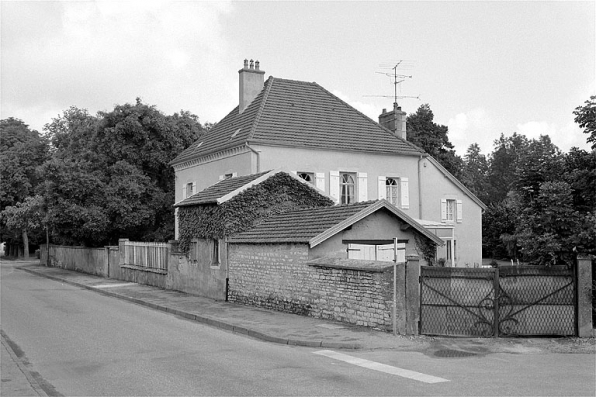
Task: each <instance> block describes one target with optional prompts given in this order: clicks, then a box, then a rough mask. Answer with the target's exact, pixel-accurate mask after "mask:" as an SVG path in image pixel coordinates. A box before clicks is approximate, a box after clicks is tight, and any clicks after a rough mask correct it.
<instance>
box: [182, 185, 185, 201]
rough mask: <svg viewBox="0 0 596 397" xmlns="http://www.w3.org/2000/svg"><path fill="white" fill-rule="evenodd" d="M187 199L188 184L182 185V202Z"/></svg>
mask: <svg viewBox="0 0 596 397" xmlns="http://www.w3.org/2000/svg"><path fill="white" fill-rule="evenodd" d="M185 198H186V183H185V184H184V185H182V200H184V199H185Z"/></svg>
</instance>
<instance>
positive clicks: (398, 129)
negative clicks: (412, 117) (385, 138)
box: [379, 102, 406, 140]
mask: <svg viewBox="0 0 596 397" xmlns="http://www.w3.org/2000/svg"><path fill="white" fill-rule="evenodd" d="M379 124H381V125H382V126H383V127H385V128H387V129H388V130H390V131H392V132H393V133H394V134H395V136H397V137H399V138H401V139H403V140H406V112H403V111H402V110H401V107H400V106H398V105H397V102H394V103H393V110H392V111H390V112H387V110H386V109H383V113H382V114H381V115H380V116H379Z"/></svg>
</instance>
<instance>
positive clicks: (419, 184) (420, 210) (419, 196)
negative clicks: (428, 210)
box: [418, 154, 424, 219]
mask: <svg viewBox="0 0 596 397" xmlns="http://www.w3.org/2000/svg"><path fill="white" fill-rule="evenodd" d="M423 158H424V157H423V155H422V154H421V155H420V157H419V158H418V219H423V218H422V178H421V175H422V171H421V169H420V163H421V162H422V159H423Z"/></svg>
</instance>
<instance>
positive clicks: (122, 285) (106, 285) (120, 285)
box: [93, 283, 136, 288]
mask: <svg viewBox="0 0 596 397" xmlns="http://www.w3.org/2000/svg"><path fill="white" fill-rule="evenodd" d="M135 284H136V283H121V284H100V285H94V286H93V288H114V287H128V286H130V285H135Z"/></svg>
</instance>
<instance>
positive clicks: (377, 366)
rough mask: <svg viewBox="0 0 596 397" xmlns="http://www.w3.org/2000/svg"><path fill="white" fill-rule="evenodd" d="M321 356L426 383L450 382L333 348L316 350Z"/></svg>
mask: <svg viewBox="0 0 596 397" xmlns="http://www.w3.org/2000/svg"><path fill="white" fill-rule="evenodd" d="M314 354H318V355H321V356H325V357H329V358H333V359H335V360H339V361H343V362H346V363H348V364H353V365H357V366H359V367H363V368H368V369H372V370H375V371H380V372H385V373H386V374H390V375H397V376H401V377H403V378H408V379H414V380H417V381H420V382H424V383H440V382H449V380H448V379H443V378H438V377H436V376H432V375H426V374H423V373H421V372H416V371H410V370H408V369H403V368H398V367H394V366H391V365H386V364H381V363H377V362H375V361H370V360H365V359H363V358H357V357H352V356H348V355H347V354H342V353H337V352H334V351H331V350H319V351H316V352H314Z"/></svg>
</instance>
